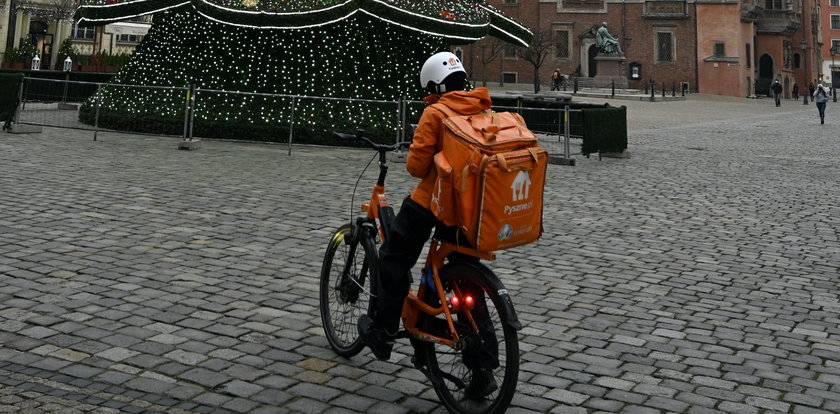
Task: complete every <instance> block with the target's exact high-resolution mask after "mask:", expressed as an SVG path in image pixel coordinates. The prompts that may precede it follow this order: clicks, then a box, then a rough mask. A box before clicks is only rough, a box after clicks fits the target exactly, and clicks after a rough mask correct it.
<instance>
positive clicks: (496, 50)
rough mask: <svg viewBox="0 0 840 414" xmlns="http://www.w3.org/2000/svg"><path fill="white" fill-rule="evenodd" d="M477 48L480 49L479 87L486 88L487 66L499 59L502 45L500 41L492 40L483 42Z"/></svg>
mask: <svg viewBox="0 0 840 414" xmlns="http://www.w3.org/2000/svg"><path fill="white" fill-rule="evenodd" d="M479 47H480V48H481V58H480V59H481V86H487V65H489V64H490V63H492V62H493V61H494V60H496V58H497V57H499V55H500V54H501V53H502V48H503V47H504V44H503V43H502V41H501V40H499V39H496V38H493V39H492V40H490V41H487V42H483V43H482V44H481V45H480V46H479Z"/></svg>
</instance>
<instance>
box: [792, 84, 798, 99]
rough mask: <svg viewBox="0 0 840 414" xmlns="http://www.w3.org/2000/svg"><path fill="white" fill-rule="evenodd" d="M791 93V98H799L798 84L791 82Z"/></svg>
mask: <svg viewBox="0 0 840 414" xmlns="http://www.w3.org/2000/svg"><path fill="white" fill-rule="evenodd" d="M791 93H792V94H793V100H794V101H798V100H799V85H797V84H795V83H794V84H793V90H792V91H791Z"/></svg>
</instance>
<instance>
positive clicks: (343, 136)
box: [333, 131, 356, 140]
mask: <svg viewBox="0 0 840 414" xmlns="http://www.w3.org/2000/svg"><path fill="white" fill-rule="evenodd" d="M333 138H338V139H344V140H353V139H356V136H355V135H353V134H343V133H341V132H335V131H333Z"/></svg>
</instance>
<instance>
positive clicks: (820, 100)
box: [814, 84, 828, 124]
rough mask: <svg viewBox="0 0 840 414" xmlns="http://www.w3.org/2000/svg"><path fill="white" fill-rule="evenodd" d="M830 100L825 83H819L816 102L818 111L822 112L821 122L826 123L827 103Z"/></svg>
mask: <svg viewBox="0 0 840 414" xmlns="http://www.w3.org/2000/svg"><path fill="white" fill-rule="evenodd" d="M826 102H828V94H827V93H826V92H825V87H823V84H819V85H817V90H816V91H815V92H814V103H816V104H817V111H819V112H820V124H824V123H825V103H826Z"/></svg>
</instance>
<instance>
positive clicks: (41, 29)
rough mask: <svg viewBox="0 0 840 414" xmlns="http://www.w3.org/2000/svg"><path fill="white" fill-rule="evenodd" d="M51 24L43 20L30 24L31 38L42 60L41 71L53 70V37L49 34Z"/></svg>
mask: <svg viewBox="0 0 840 414" xmlns="http://www.w3.org/2000/svg"><path fill="white" fill-rule="evenodd" d="M47 28H49V23H47V22H44V21H41V20H33V21H31V22H29V36H30V38H31V39H32V44H34V45H35V49H36V50H37V51H38V57H39V58H40V59H41V69H51V67H50V61H51V59H52V43H53V35H51V34H48V33H47Z"/></svg>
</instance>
